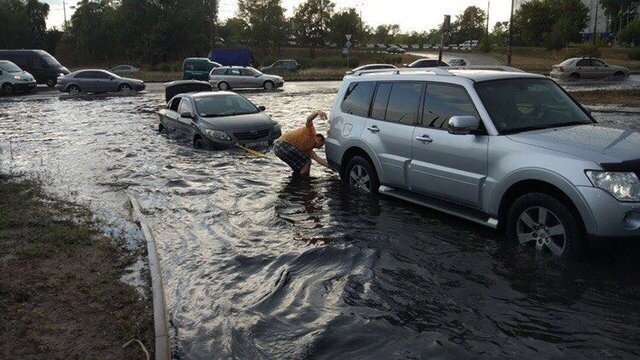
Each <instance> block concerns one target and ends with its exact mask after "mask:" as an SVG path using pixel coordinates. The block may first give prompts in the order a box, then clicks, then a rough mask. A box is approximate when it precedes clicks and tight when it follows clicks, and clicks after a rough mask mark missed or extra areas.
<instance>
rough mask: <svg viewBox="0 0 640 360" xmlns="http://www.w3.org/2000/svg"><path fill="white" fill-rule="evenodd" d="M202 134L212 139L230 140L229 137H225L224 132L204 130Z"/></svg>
mask: <svg viewBox="0 0 640 360" xmlns="http://www.w3.org/2000/svg"><path fill="white" fill-rule="evenodd" d="M204 133H205V134H207V135H208V136H209V137H211V138H212V139H216V140H224V141H231V138H230V137H229V135H227V133H226V132H224V131H219V130H211V129H206V130H205V131H204Z"/></svg>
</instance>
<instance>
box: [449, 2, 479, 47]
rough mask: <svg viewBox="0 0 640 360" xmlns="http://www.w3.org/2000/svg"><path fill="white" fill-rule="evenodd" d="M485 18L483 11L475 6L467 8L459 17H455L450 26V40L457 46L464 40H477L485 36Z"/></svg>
mask: <svg viewBox="0 0 640 360" xmlns="http://www.w3.org/2000/svg"><path fill="white" fill-rule="evenodd" d="M486 18H487V15H486V13H485V12H484V10H482V9H480V8H479V7H477V6H469V7H468V8H466V9H465V10H464V12H463V13H462V14H461V15H458V16H457V17H456V21H454V22H453V24H451V28H452V29H453V31H452V35H451V40H452V41H453V42H454V43H456V44H459V43H461V42H464V41H466V40H479V39H481V38H483V37H484V34H485V31H486V30H485V20H486Z"/></svg>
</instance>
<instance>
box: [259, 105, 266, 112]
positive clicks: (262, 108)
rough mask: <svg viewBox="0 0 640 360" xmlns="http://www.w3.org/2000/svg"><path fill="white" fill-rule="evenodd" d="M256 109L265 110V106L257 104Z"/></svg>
mask: <svg viewBox="0 0 640 360" xmlns="http://www.w3.org/2000/svg"><path fill="white" fill-rule="evenodd" d="M258 109H260V111H265V110H267V108H266V107H264V106H262V105H260V106H258Z"/></svg>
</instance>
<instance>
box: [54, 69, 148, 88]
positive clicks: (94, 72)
mask: <svg viewBox="0 0 640 360" xmlns="http://www.w3.org/2000/svg"><path fill="white" fill-rule="evenodd" d="M56 89H58V90H60V91H62V92H68V93H79V92H86V93H107V92H116V91H122V92H128V91H142V90H144V89H145V84H144V81H142V80H136V79H129V78H125V77H121V76H119V75H116V74H114V73H111V72H108V71H106V70H98V69H89V70H80V71H75V72H72V73H71V74H69V75H66V76H63V77H59V78H58V82H57V84H56Z"/></svg>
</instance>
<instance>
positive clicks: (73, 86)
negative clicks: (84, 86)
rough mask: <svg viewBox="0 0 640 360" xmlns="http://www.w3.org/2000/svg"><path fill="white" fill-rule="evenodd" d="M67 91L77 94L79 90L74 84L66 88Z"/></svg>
mask: <svg viewBox="0 0 640 360" xmlns="http://www.w3.org/2000/svg"><path fill="white" fill-rule="evenodd" d="M67 91H68V92H69V94H77V93H79V92H80V88H79V87H78V86H76V85H71V86H69V87H68V88H67Z"/></svg>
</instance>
